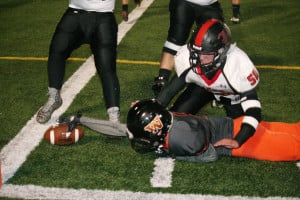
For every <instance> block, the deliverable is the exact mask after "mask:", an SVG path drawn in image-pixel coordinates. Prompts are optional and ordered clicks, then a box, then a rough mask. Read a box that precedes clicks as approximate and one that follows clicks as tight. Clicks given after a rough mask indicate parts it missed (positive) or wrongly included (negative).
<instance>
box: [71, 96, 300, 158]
mask: <svg viewBox="0 0 300 200" xmlns="http://www.w3.org/2000/svg"><path fill="white" fill-rule="evenodd" d="M69 119H71V120H70V121H71V123H70V122H69V123H70V124H72V123H73V124H74V122H75V123H76V124H77V123H80V124H82V125H83V126H86V127H88V128H91V129H92V130H95V131H97V132H100V133H103V134H106V135H113V136H126V134H127V136H128V138H129V139H130V141H131V145H132V147H133V149H134V150H136V151H137V152H139V153H146V152H155V153H157V154H158V155H160V156H170V157H173V158H175V159H177V160H186V161H191V162H212V161H216V160H217V158H218V156H219V155H230V156H234V157H245V158H253V159H257V160H269V161H296V160H300V132H299V130H300V122H298V123H293V124H289V123H284V122H265V121H262V122H261V123H260V124H259V126H258V128H257V130H256V133H255V134H254V135H253V136H252V137H251V138H250V139H249V140H247V141H246V142H245V144H244V145H243V146H242V147H240V148H237V149H228V148H225V147H223V146H222V147H221V146H218V141H219V140H221V139H224V138H227V139H228V140H231V139H232V138H233V137H234V136H235V135H236V134H237V132H238V131H239V129H240V124H241V123H242V118H237V119H234V120H233V119H231V118H229V117H207V116H202V117H200V116H195V115H187V114H184V113H172V112H170V111H168V110H166V109H165V108H164V107H163V106H161V105H160V104H159V103H158V102H157V101H156V100H154V99H146V100H141V101H139V102H137V103H136V104H134V105H133V106H132V107H131V108H130V110H129V112H128V115H127V125H125V124H116V123H112V122H109V121H104V120H98V119H94V118H89V117H80V116H78V117H71V118H69Z"/></svg>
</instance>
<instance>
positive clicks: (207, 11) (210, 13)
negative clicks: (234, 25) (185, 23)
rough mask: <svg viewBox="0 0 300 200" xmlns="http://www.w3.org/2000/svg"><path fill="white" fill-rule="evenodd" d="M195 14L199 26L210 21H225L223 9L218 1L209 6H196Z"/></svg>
mask: <svg viewBox="0 0 300 200" xmlns="http://www.w3.org/2000/svg"><path fill="white" fill-rule="evenodd" d="M195 14H196V23H197V25H201V24H202V23H204V22H205V21H207V20H209V19H219V20H221V21H224V15H223V9H222V7H221V4H220V2H218V1H217V2H215V3H213V4H211V5H208V6H195Z"/></svg>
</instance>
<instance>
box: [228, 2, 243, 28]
mask: <svg viewBox="0 0 300 200" xmlns="http://www.w3.org/2000/svg"><path fill="white" fill-rule="evenodd" d="M240 5H241V1H240V0H231V7H232V17H231V19H230V21H232V22H233V23H239V22H240V15H241V13H240Z"/></svg>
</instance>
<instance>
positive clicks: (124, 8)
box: [121, 5, 128, 22]
mask: <svg viewBox="0 0 300 200" xmlns="http://www.w3.org/2000/svg"><path fill="white" fill-rule="evenodd" d="M121 16H122V19H123V20H124V21H125V22H127V21H128V5H122V11H121Z"/></svg>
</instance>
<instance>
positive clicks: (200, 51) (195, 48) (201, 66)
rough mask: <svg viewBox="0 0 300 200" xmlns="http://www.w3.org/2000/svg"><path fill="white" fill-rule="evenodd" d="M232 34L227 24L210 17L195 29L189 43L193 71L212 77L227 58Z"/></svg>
mask: <svg viewBox="0 0 300 200" xmlns="http://www.w3.org/2000/svg"><path fill="white" fill-rule="evenodd" d="M230 42H231V34H230V30H229V28H228V27H227V25H226V24H224V23H223V22H221V21H219V20H216V19H210V20H208V21H206V22H205V23H204V24H202V25H201V26H200V27H198V28H197V29H196V31H194V33H193V35H192V37H191V40H190V42H189V44H188V49H189V51H190V64H191V66H192V67H193V71H194V72H195V73H197V74H203V75H205V76H207V77H209V78H211V77H212V76H213V75H214V74H215V72H216V71H217V69H218V68H219V67H220V66H221V65H222V63H223V62H224V61H225V60H226V54H227V51H228V49H229V47H230Z"/></svg>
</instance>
